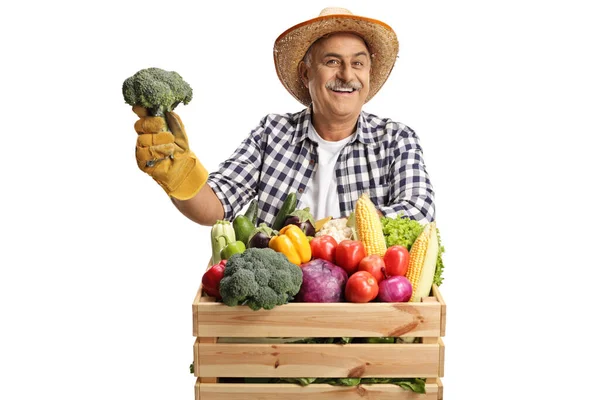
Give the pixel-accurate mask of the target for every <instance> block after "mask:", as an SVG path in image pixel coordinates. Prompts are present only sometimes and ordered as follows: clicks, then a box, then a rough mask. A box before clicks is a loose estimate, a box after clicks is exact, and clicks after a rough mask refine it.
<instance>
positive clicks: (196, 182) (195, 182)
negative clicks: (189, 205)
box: [161, 153, 208, 200]
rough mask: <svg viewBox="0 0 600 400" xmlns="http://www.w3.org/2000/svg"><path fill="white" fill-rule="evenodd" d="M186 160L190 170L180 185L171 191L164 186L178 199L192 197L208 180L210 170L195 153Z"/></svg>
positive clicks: (169, 193) (168, 192)
mask: <svg viewBox="0 0 600 400" xmlns="http://www.w3.org/2000/svg"><path fill="white" fill-rule="evenodd" d="M186 161H187V162H189V163H190V164H189V172H188V173H187V175H186V176H184V177H183V179H182V180H181V182H180V184H179V186H177V187H175V188H173V189H172V190H170V191H169V190H167V189H166V188H164V187H163V188H164V189H165V191H166V192H167V194H168V195H169V196H171V197H174V198H176V199H178V200H189V199H191V198H192V197H194V196H195V195H196V194H197V193H198V192H199V191H200V189H202V187H203V186H204V185H205V184H206V181H207V180H208V171H207V170H206V168H204V165H202V163H201V162H200V161H198V159H197V158H196V156H195V155H194V154H193V153H191V157H189V158H188V160H186ZM161 186H162V185H161Z"/></svg>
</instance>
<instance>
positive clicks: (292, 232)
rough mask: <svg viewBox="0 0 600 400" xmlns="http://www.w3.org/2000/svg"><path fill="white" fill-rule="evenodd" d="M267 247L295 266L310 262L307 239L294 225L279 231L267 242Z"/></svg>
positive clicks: (310, 253) (310, 254)
mask: <svg viewBox="0 0 600 400" xmlns="http://www.w3.org/2000/svg"><path fill="white" fill-rule="evenodd" d="M269 247H270V248H272V249H273V250H275V251H278V252H280V253H283V254H284V255H285V256H286V257H287V259H288V260H289V261H290V262H291V263H293V264H296V265H300V264H304V263H307V262H309V261H310V258H311V256H312V252H311V250H310V243H309V241H308V238H307V237H306V235H305V234H304V232H302V229H300V228H299V227H298V226H296V225H291V224H290V225H286V226H284V227H283V228H282V229H280V230H279V235H277V236H273V237H272V238H271V240H269Z"/></svg>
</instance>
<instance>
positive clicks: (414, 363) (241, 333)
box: [192, 286, 446, 400]
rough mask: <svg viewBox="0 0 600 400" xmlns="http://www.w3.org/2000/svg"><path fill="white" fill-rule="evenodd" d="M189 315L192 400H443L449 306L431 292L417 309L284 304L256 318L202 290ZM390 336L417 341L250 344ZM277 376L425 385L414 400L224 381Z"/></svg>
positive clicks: (390, 389)
mask: <svg viewBox="0 0 600 400" xmlns="http://www.w3.org/2000/svg"><path fill="white" fill-rule="evenodd" d="M192 311H193V323H194V326H193V333H194V336H195V337H196V341H195V343H194V374H195V376H196V377H197V378H198V379H197V381H196V386H195V394H196V400H258V399H261V400H269V399H273V400H275V399H277V400H279V399H286V400H296V399H298V400H300V399H302V400H305V399H307V398H309V399H311V400H312V399H315V400H320V399H323V400H325V399H328V400H329V399H334V400H354V399H357V400H358V399H361V400H362V399H365V398H368V399H372V400H375V399H378V400H387V399H394V400H412V399H414V400H417V399H418V400H441V399H443V386H442V382H441V380H440V378H441V377H443V375H444V343H443V341H442V337H443V336H444V334H445V329H446V304H445V303H444V300H443V298H442V296H441V294H440V291H439V289H438V288H437V287H436V286H434V287H433V289H432V293H431V296H430V297H427V298H424V299H423V301H422V302H420V303H367V304H357V303H289V304H285V305H282V306H278V307H275V308H274V309H273V310H259V311H252V310H251V309H250V308H248V307H246V306H237V307H228V306H226V305H224V304H222V303H218V302H215V299H214V298H212V297H207V296H205V295H204V293H203V292H202V286H201V287H200V288H199V290H198V292H197V294H196V297H195V299H194V303H193V305H192ZM387 336H400V337H419V338H422V340H421V341H420V342H421V343H401V344H396V343H394V344H382V343H374V344H369V343H350V344H344V345H340V344H297V343H257V341H256V340H255V339H254V338H298V337H387ZM223 338H228V339H227V340H225V339H223ZM236 338H238V339H236ZM236 341H237V342H239V343H231V342H236ZM276 377H323V378H329V377H331V378H343V377H365V378H366V377H379V378H383V377H396V378H403V377H410V378H415V377H418V378H426V382H427V383H426V387H425V389H426V393H425V394H417V393H414V392H412V391H409V390H405V389H403V388H401V387H399V386H396V385H392V384H373V385H366V384H361V385H358V386H356V387H345V386H332V385H328V384H311V385H308V386H304V387H303V386H300V385H295V384H279V383H277V384H275V383H267V384H261V383H225V379H223V378H276ZM220 378H221V379H220ZM227 380H228V381H231V379H227Z"/></svg>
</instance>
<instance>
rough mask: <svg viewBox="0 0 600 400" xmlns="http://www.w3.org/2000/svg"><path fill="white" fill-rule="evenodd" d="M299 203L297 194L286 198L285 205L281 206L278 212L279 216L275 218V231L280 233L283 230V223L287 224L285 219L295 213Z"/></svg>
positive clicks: (291, 193)
mask: <svg viewBox="0 0 600 400" xmlns="http://www.w3.org/2000/svg"><path fill="white" fill-rule="evenodd" d="M297 203H298V198H297V197H296V192H290V193H288V195H287V197H286V198H285V201H284V202H283V205H282V206H281V208H280V209H279V212H277V215H276V216H275V222H273V229H275V230H276V231H278V230H280V229H281V228H283V223H284V222H285V219H286V218H287V216H288V215H289V214H291V213H292V212H294V210H295V209H296V205H297Z"/></svg>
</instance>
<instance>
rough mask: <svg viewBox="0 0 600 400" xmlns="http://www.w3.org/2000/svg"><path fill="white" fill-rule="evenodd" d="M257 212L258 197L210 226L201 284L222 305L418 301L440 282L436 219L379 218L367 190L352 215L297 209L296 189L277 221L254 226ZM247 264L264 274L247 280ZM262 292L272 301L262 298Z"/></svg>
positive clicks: (440, 255)
mask: <svg viewBox="0 0 600 400" xmlns="http://www.w3.org/2000/svg"><path fill="white" fill-rule="evenodd" d="M257 213H258V203H257V201H256V199H254V200H252V201H251V202H250V204H249V206H248V208H247V209H246V211H245V212H244V213H242V214H239V215H237V216H236V217H235V218H234V220H233V222H229V221H217V222H216V223H215V224H214V225H213V227H212V229H211V244H212V259H211V264H212V267H211V268H210V269H209V270H208V271H207V272H206V273H205V276H204V277H203V285H204V291H205V293H206V294H208V295H210V296H213V297H215V298H216V299H217V300H218V301H222V302H223V303H224V304H227V305H231V306H235V305H240V304H241V305H248V306H249V307H251V308H252V309H255V310H258V309H261V308H264V309H270V308H273V307H274V306H275V305H281V304H285V303H287V302H290V301H298V302H342V301H347V302H354V303H367V302H372V301H378V302H408V301H421V299H422V298H423V297H426V296H429V295H430V291H431V287H432V285H433V284H436V285H438V286H439V285H441V283H442V272H443V268H444V265H443V261H442V253H443V252H444V247H443V246H442V245H441V241H440V234H439V230H438V229H437V226H436V224H435V221H433V222H430V223H428V224H425V225H421V224H420V223H419V222H417V221H414V220H411V219H409V218H405V217H403V216H397V217H395V218H390V217H380V216H379V215H378V213H377V210H376V209H375V206H374V205H373V203H372V202H371V200H370V199H369V197H368V195H367V194H363V195H362V196H361V197H360V198H359V200H358V201H357V203H356V207H355V210H354V212H353V213H352V214H351V215H350V216H349V217H348V218H331V217H330V218H327V219H325V220H321V221H315V220H314V217H313V216H312V214H311V213H310V209H308V208H303V209H297V197H296V193H294V192H291V193H289V194H288V195H287V197H286V198H285V199H284V201H283V203H282V206H281V208H280V209H279V212H278V213H277V215H276V218H275V220H274V222H273V225H272V226H268V225H267V224H265V223H261V224H260V225H258V226H257V225H256V222H257ZM257 249H268V250H269V251H256V250H257ZM252 263H254V264H255V265H253V266H252V265H251V266H248V265H250V264H252ZM240 264H244V267H242V268H240V267H239V266H240ZM265 265H269V268H266V267H265ZM275 267H276V268H275ZM273 268H275V269H274V270H273V271H271V269H273ZM240 270H243V271H244V273H243V274H242V273H239V276H238V272H239V271H240ZM233 271H235V273H234V272H233ZM248 271H251V272H252V273H253V274H256V271H259V274H261V278H260V279H258V280H257V279H256V277H254V278H252V279H250V277H249V275H248ZM267 271H268V273H269V274H270V275H269V277H268V278H267V277H266V275H265V274H267ZM283 271H287V272H283ZM289 271H293V272H291V274H292V275H293V276H295V277H298V276H299V277H300V283H299V284H298V285H291V286H289V285H290V284H289V282H288V280H289V279H290V278H289V276H288V275H289V274H290V272H289ZM285 274H288V275H285ZM263 275H265V276H263ZM271 275H272V276H271ZM241 276H244V278H241ZM233 277H235V279H236V280H235V282H238V283H236V290H235V291H232V290H231V282H232V278H233ZM225 278H227V279H225ZM240 285H241V286H243V287H239V288H238V287H237V286H240ZM267 288H270V289H271V290H274V288H277V290H275V292H276V293H270V292H269V291H268V290H267ZM262 291H267V292H269V298H270V299H271V300H269V301H266V300H260V301H257V300H256V298H255V296H257V295H258V294H259V292H262ZM259 297H260V298H261V299H262V298H263V296H262V295H261V296H259ZM275 298H276V300H274V299H275Z"/></svg>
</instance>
